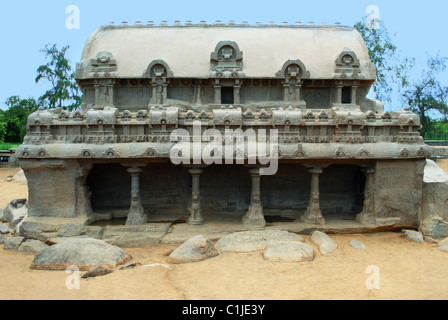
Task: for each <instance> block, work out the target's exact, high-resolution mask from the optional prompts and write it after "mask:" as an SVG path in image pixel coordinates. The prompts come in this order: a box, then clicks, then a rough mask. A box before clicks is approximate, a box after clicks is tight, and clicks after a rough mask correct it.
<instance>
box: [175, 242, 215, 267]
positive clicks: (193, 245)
mask: <svg viewBox="0 0 448 320" xmlns="http://www.w3.org/2000/svg"><path fill="white" fill-rule="evenodd" d="M217 255H218V251H216V249H215V247H214V246H213V243H212V242H211V241H210V240H209V239H207V238H205V237H204V236H201V235H199V236H195V237H193V238H191V239H189V240H187V241H186V242H184V243H183V244H182V245H181V246H180V247H178V248H177V249H176V250H174V251H173V252H172V253H171V254H170V256H169V257H168V259H167V262H168V263H175V264H180V263H190V262H198V261H202V260H205V259H209V258H213V257H216V256H217Z"/></svg>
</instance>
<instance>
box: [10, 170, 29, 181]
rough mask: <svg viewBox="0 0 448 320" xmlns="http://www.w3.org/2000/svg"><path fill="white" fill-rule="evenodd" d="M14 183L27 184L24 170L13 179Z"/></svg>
mask: <svg viewBox="0 0 448 320" xmlns="http://www.w3.org/2000/svg"><path fill="white" fill-rule="evenodd" d="M12 181H14V182H27V180H26V177H25V173H24V172H23V170H20V171H19V172H17V173H16V174H15V175H14V177H12Z"/></svg>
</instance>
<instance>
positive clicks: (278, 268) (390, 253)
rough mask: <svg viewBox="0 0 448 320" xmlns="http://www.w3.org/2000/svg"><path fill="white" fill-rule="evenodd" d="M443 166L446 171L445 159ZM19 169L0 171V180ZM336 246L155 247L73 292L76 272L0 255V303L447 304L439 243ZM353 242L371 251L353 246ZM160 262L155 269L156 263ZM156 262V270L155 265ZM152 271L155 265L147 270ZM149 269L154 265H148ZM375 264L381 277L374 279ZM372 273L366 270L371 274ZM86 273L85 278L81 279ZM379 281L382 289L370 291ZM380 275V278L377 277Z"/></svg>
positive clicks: (388, 240) (386, 237) (390, 240)
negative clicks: (177, 261) (296, 259)
mask: <svg viewBox="0 0 448 320" xmlns="http://www.w3.org/2000/svg"><path fill="white" fill-rule="evenodd" d="M438 164H439V165H440V166H441V167H442V168H444V169H448V161H447V160H444V161H439V162H438ZM17 171H18V170H17V169H5V168H0V180H1V179H2V178H3V177H4V176H7V175H11V174H12V175H13V174H14V173H16V172H17ZM0 190H1V193H0V207H1V206H5V205H6V204H7V203H8V202H9V201H10V200H12V199H15V198H22V197H26V196H27V189H26V185H24V184H23V183H17V182H6V181H0ZM331 237H332V238H333V239H334V240H335V241H336V242H337V244H338V246H339V248H338V249H337V250H336V251H335V252H333V253H331V254H329V255H325V256H322V255H321V254H320V253H319V252H318V250H317V247H316V246H315V245H313V244H312V243H311V241H310V237H309V236H307V235H305V236H303V238H304V239H305V242H306V243H307V244H310V245H312V246H313V247H314V248H315V253H316V257H315V260H314V261H312V262H305V263H292V264H289V263H275V262H269V261H265V260H264V259H263V257H262V252H253V253H221V254H220V255H219V256H217V257H215V258H212V259H209V260H206V261H202V262H197V263H192V264H184V265H170V264H168V263H166V260H167V255H168V254H169V253H170V252H171V251H172V250H174V249H175V248H176V247H177V246H178V245H167V244H157V245H151V246H145V247H141V248H133V249H126V251H128V252H129V253H130V254H131V255H132V256H133V257H134V260H133V261H136V262H140V263H141V264H142V266H138V267H136V268H134V269H128V270H122V271H115V272H114V273H112V274H109V275H107V276H103V277H97V278H93V279H88V280H80V281H79V289H68V288H67V282H68V284H69V287H70V285H73V284H75V282H73V281H72V280H73V276H74V275H73V274H67V273H66V272H64V271H35V270H30V269H29V266H30V265H31V262H32V260H33V258H34V256H33V255H27V254H24V253H20V252H10V251H4V250H3V249H0V279H1V287H0V299H1V300H5V299H13V300H16V299H56V300H60V299H64V300H65V299H73V300H77V299H79V300H84V299H114V300H116V299H120V300H122V299H144V300H184V299H187V300H203V299H211V300H218V299H224V300H227V299H230V300H303V299H307V300H317V299H324V300H333V299H338V300H339V299H344V300H345V299H348V300H351V299H366V300H375V299H387V300H402V299H417V300H425V299H431V300H435V299H443V300H445V299H447V298H448V268H446V266H447V265H448V254H447V253H444V252H441V251H439V250H437V246H436V245H435V244H430V243H423V244H418V243H414V242H410V241H408V240H406V239H404V238H403V237H402V233H400V232H397V233H394V232H387V233H377V234H351V235H331ZM352 239H356V240H359V241H361V242H363V243H364V244H365V245H366V246H367V248H366V249H365V250H357V249H354V248H352V247H350V246H349V244H348V243H349V242H350V240H352ZM154 264H156V265H154ZM157 264H159V265H157ZM147 265H150V266H147ZM151 265H152V266H151ZM370 266H374V269H375V270H377V271H378V272H379V273H378V274H372V273H371V271H369V267H370ZM367 271H368V272H367ZM82 274H83V273H82V272H81V273H80V275H82ZM373 276H375V279H376V280H377V282H375V284H377V285H378V286H379V287H378V288H377V289H369V288H368V287H367V285H366V282H367V284H369V283H371V282H369V281H368V280H369V279H371V278H372V277H373ZM376 276H378V277H376Z"/></svg>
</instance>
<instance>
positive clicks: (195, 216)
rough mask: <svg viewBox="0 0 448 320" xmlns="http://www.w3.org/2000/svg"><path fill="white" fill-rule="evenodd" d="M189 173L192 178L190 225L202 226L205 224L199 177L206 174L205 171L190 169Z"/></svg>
mask: <svg viewBox="0 0 448 320" xmlns="http://www.w3.org/2000/svg"><path fill="white" fill-rule="evenodd" d="M188 172H189V173H190V174H191V177H192V185H191V204H190V207H189V208H188V210H189V211H190V218H189V219H188V223H189V224H192V225H201V224H203V222H204V218H203V216H202V210H201V195H200V186H199V176H200V175H201V173H203V172H204V170H203V169H200V168H193V169H189V170H188Z"/></svg>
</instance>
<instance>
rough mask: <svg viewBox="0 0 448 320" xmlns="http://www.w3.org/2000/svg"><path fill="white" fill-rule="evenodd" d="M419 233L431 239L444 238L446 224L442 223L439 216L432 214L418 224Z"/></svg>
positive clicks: (446, 229)
mask: <svg viewBox="0 0 448 320" xmlns="http://www.w3.org/2000/svg"><path fill="white" fill-rule="evenodd" d="M419 231H420V232H421V233H422V234H423V235H425V236H428V237H431V238H435V239H441V238H446V237H448V222H446V221H443V219H442V218H441V217H440V216H438V215H436V214H432V215H430V216H428V217H426V218H424V219H423V221H422V222H421V223H420V227H419Z"/></svg>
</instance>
